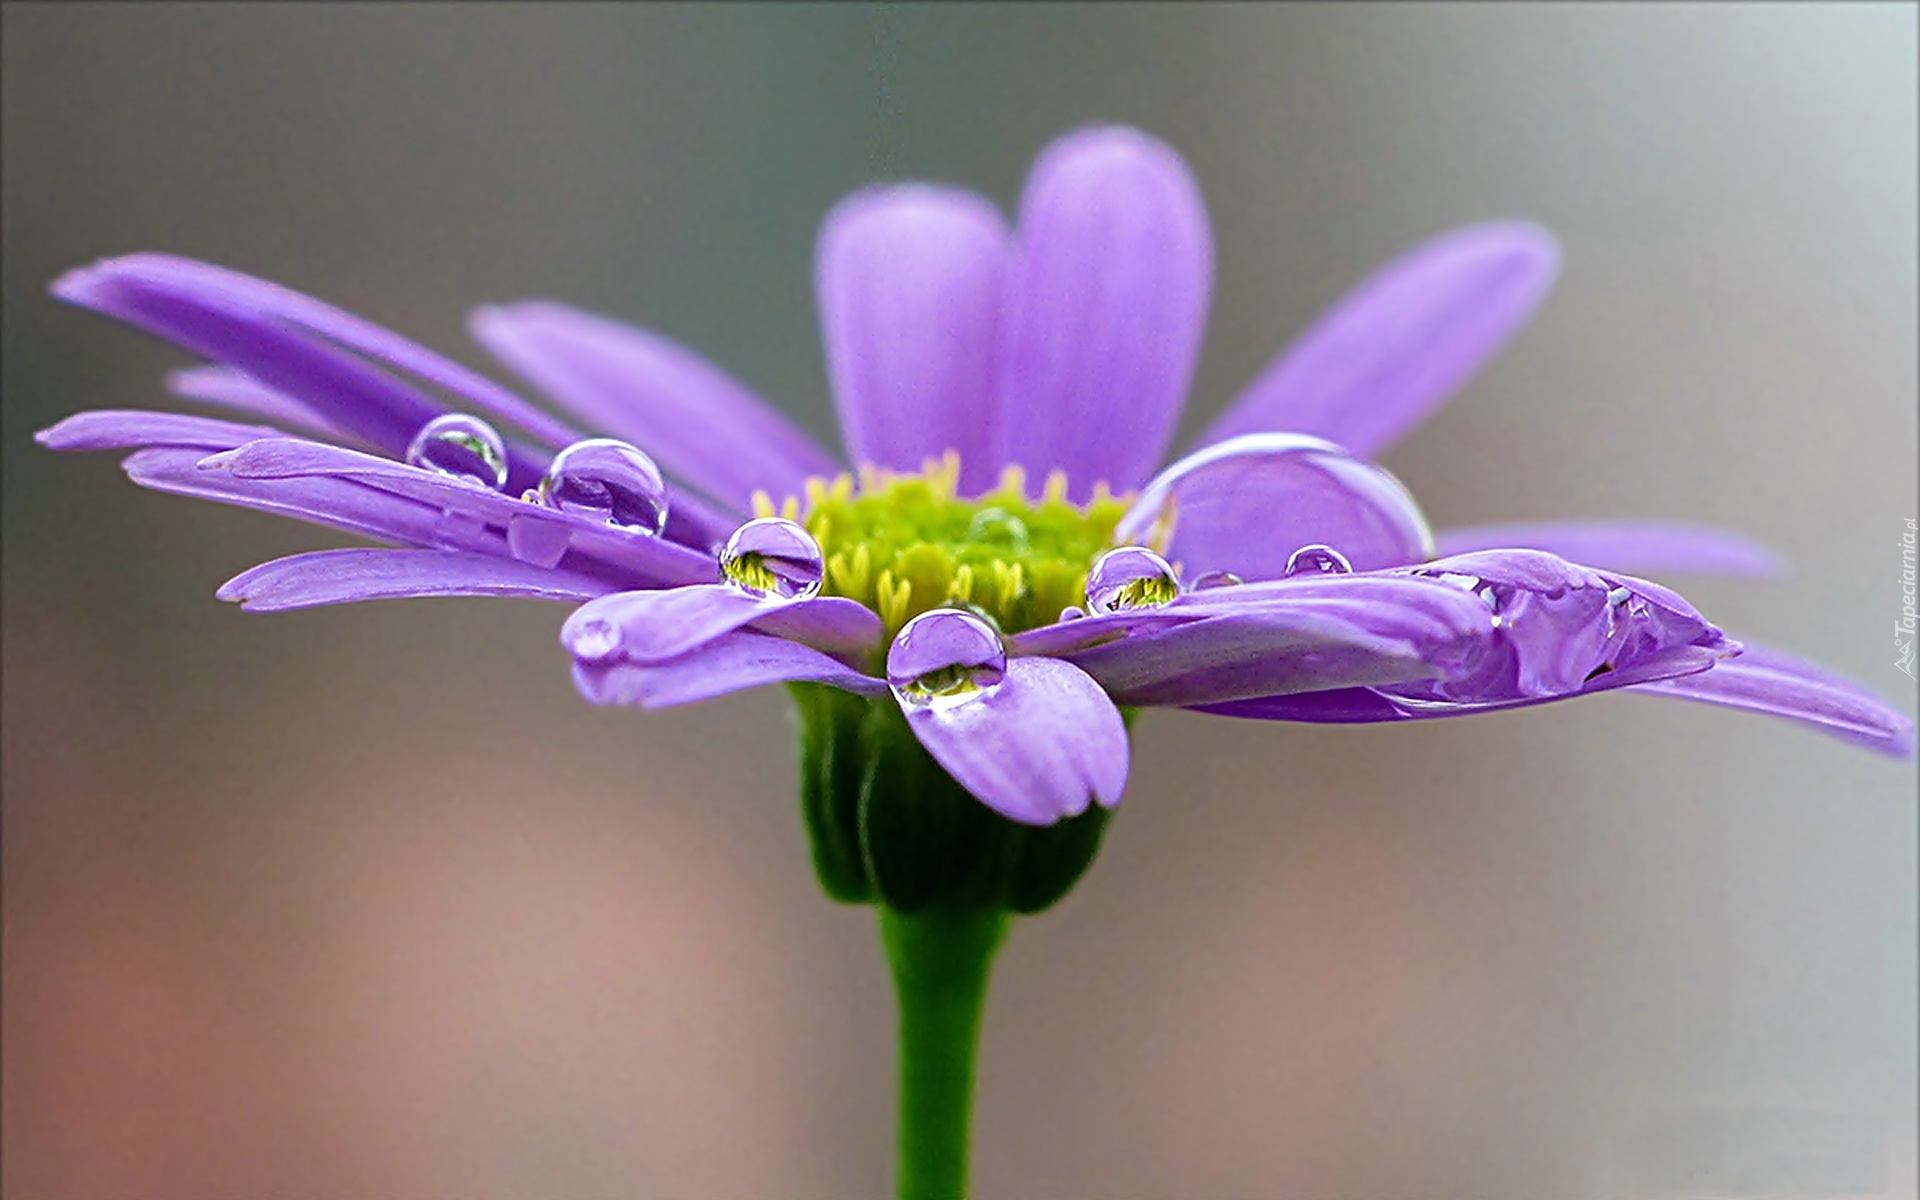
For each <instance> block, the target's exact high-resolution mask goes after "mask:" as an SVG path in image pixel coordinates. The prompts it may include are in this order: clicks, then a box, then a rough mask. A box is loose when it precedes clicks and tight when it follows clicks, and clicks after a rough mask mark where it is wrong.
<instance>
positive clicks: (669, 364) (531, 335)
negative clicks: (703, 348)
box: [471, 300, 837, 509]
mask: <svg viewBox="0 0 1920 1200" xmlns="http://www.w3.org/2000/svg"><path fill="white" fill-rule="evenodd" d="M471 327H472V330H473V336H474V338H475V339H476V340H477V341H479V342H480V344H481V345H483V346H485V347H486V348H487V349H488V350H489V351H491V352H492V353H493V355H494V356H495V357H496V358H498V359H500V361H502V362H504V363H506V364H507V365H508V366H509V367H511V368H513V370H514V371H516V372H518V373H519V374H520V375H521V376H522V377H524V378H525V379H526V380H527V381H528V382H530V383H532V384H533V385H534V386H535V387H538V388H539V389H540V390H541V391H543V392H545V393H546V394H548V395H549V396H552V397H553V398H554V399H555V400H556V401H558V402H559V403H560V404H563V405H565V406H566V407H567V408H568V409H569V410H570V411H572V412H573V413H575V414H576V415H578V416H579V417H581V418H582V419H584V420H585V421H587V422H588V423H589V424H591V425H593V426H595V427H596V428H599V429H603V430H605V431H606V432H607V433H609V434H611V435H612V436H614V437H618V438H623V439H625V440H626V441H629V442H632V443H633V444H634V445H636V446H638V447H640V448H641V449H642V450H645V451H646V452H647V453H648V454H650V455H652V456H653V458H654V459H655V460H656V461H657V462H659V464H660V465H661V466H662V467H664V468H665V469H666V470H667V472H668V473H669V474H671V475H675V476H677V477H679V478H681V479H684V480H685V481H686V482H687V483H689V484H691V485H693V486H694V487H696V488H698V489H700V490H701V491H703V492H705V493H707V494H708V495H710V496H712V497H713V498H714V499H716V500H719V501H722V502H723V503H726V504H729V505H732V506H734V507H735V508H738V509H745V508H746V507H747V505H748V503H749V501H750V500H751V498H752V496H753V493H754V491H755V490H756V489H764V490H766V491H767V492H769V493H770V494H772V495H773V496H775V497H782V496H789V495H794V496H797V495H799V494H800V492H801V484H802V483H803V482H804V481H805V480H806V479H807V477H808V476H812V475H831V474H832V473H833V472H834V471H835V470H837V468H836V467H835V465H834V462H833V460H832V459H831V458H829V457H828V456H827V454H826V452H825V451H823V450H821V449H820V447H818V446H816V445H815V444H814V443H813V440H812V439H811V438H809V437H808V436H807V435H806V434H804V433H802V432H801V431H800V430H799V429H798V428H796V427H795V426H794V425H793V424H791V423H790V422H789V421H787V419H786V418H785V417H782V416H781V415H780V414H779V413H777V412H775V411H774V410H773V409H772V408H770V407H768V406H767V405H766V403H765V402H763V401H762V400H760V398H759V397H757V396H755V395H754V394H753V393H752V392H750V391H748V390H747V389H746V387H744V386H743V385H742V384H741V383H740V382H739V381H737V380H735V379H734V378H733V377H731V376H729V375H727V374H726V373H725V372H723V371H721V370H720V369H719V368H718V367H716V366H714V365H713V364H712V363H710V362H708V361H706V360H705V359H703V358H701V357H700V356H699V355H697V354H694V353H693V352H692V351H690V350H687V349H685V348H684V347H682V346H678V345H676V344H674V343H673V342H671V341H668V340H667V339H666V338H663V337H661V336H659V335H658V334H655V333H650V332H648V331H647V330H644V329H638V328H635V327H634V326H631V325H626V324H623V323H621V322H619V321H614V320H610V319H608V318H606V317H599V316H594V315H593V314H591V313H584V312H581V311H579V310H578V309H574V308H569V307H567V306H566V305H564V304H557V303H553V302H551V301H538V300H536V301H528V302H525V303H520V304H512V305H506V306H502V307H497V308H482V309H479V310H477V311H476V312H474V314H473V317H472V320H471Z"/></svg>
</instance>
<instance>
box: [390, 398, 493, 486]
mask: <svg viewBox="0 0 1920 1200" xmlns="http://www.w3.org/2000/svg"><path fill="white" fill-rule="evenodd" d="M407 465H408V466H411V467H421V468H424V469H425V470H428V471H432V472H434V473H436V474H439V475H445V476H447V477H448V478H450V479H461V480H465V481H466V482H468V483H477V484H479V485H480V486H481V487H484V488H490V489H492V490H493V491H496V492H497V491H499V490H500V489H501V488H503V487H505V486H506V485H507V443H506V442H505V441H504V440H503V439H502V438H501V437H500V435H499V433H497V432H495V430H494V428H493V426H491V425H489V424H487V423H486V422H485V421H482V420H481V419H480V418H479V417H470V416H468V415H467V414H465V413H443V414H441V415H440V416H437V417H435V418H434V419H433V420H431V421H428V422H427V423H426V424H425V425H422V426H421V427H420V432H419V433H416V434H414V435H413V441H412V443H411V444H409V445H408V446H407Z"/></svg>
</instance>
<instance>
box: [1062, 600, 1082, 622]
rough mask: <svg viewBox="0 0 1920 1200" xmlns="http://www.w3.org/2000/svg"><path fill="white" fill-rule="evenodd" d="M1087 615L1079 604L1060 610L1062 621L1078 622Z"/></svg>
mask: <svg viewBox="0 0 1920 1200" xmlns="http://www.w3.org/2000/svg"><path fill="white" fill-rule="evenodd" d="M1086 615H1087V610H1086V609H1084V608H1081V607H1080V606H1079V605H1078V604H1069V605H1067V606H1066V607H1065V608H1063V609H1061V610H1060V619H1061V620H1062V621H1078V620H1079V619H1080V618H1082V617H1084V616H1086Z"/></svg>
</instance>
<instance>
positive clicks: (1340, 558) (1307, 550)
mask: <svg viewBox="0 0 1920 1200" xmlns="http://www.w3.org/2000/svg"><path fill="white" fill-rule="evenodd" d="M1352 573H1353V564H1352V563H1350V562H1348V561H1347V558H1346V555H1344V554H1342V553H1340V552H1339V551H1338V550H1335V549H1334V548H1333V547H1332V546H1324V545H1321V544H1320V543H1319V542H1315V543H1313V544H1312V545H1310V546H1302V547H1300V548H1299V549H1298V550H1295V551H1294V552H1293V554H1292V555H1290V556H1289V557H1288V558H1287V569H1286V570H1285V571H1284V572H1282V574H1284V575H1351V574H1352Z"/></svg>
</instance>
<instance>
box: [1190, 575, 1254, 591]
mask: <svg viewBox="0 0 1920 1200" xmlns="http://www.w3.org/2000/svg"><path fill="white" fill-rule="evenodd" d="M1245 582H1246V580H1244V579H1242V578H1240V577H1239V576H1238V575H1235V574H1234V573H1233V572H1232V571H1208V572H1206V573H1205V574H1203V575H1200V576H1199V577H1198V578H1196V579H1195V580H1194V581H1193V582H1192V583H1189V584H1188V585H1187V590H1188V591H1189V592H1209V591H1212V590H1213V589H1214V588H1223V587H1234V586H1236V585H1238V584H1242V583H1245Z"/></svg>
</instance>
